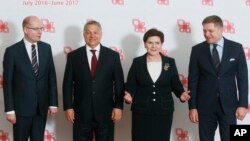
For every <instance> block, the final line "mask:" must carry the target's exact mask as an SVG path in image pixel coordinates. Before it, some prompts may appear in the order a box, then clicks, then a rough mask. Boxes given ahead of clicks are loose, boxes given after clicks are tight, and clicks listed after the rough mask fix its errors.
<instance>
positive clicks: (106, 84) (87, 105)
mask: <svg viewBox="0 0 250 141" xmlns="http://www.w3.org/2000/svg"><path fill="white" fill-rule="evenodd" d="M123 85H124V76H123V70H122V67H121V62H120V57H119V54H118V53H117V52H115V51H113V50H111V49H109V48H107V47H104V46H102V45H101V48H100V54H99V58H98V62H97V66H96V73H95V77H94V78H92V76H91V70H90V67H89V63H88V58H87V52H86V46H83V47H80V48H78V49H77V50H74V51H72V52H71V53H69V54H68V59H67V64H66V69H65V73H64V80H63V104H64V110H67V109H71V108H73V109H74V110H75V117H76V121H78V122H88V121H90V120H92V119H93V116H94V118H95V119H96V120H98V121H110V120H111V113H112V109H113V108H119V109H122V108H123Z"/></svg>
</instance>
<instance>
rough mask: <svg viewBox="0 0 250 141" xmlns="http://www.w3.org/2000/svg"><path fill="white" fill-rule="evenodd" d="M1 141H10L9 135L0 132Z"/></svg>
mask: <svg viewBox="0 0 250 141" xmlns="http://www.w3.org/2000/svg"><path fill="white" fill-rule="evenodd" d="M0 141H10V137H9V133H7V132H4V131H3V130H0Z"/></svg>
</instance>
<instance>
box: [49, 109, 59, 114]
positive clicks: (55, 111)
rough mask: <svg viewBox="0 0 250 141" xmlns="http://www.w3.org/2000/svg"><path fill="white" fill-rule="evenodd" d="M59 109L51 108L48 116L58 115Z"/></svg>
mask: <svg viewBox="0 0 250 141" xmlns="http://www.w3.org/2000/svg"><path fill="white" fill-rule="evenodd" d="M57 111H58V109H57V108H49V110H48V115H49V116H51V115H53V114H55V113H57Z"/></svg>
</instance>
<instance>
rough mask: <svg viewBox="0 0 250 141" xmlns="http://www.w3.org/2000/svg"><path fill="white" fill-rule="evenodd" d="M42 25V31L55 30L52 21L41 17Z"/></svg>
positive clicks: (52, 31)
mask: <svg viewBox="0 0 250 141" xmlns="http://www.w3.org/2000/svg"><path fill="white" fill-rule="evenodd" d="M41 21H42V23H43V26H44V30H43V31H44V32H50V33H54V32H55V27H54V22H51V21H49V20H48V19H41Z"/></svg>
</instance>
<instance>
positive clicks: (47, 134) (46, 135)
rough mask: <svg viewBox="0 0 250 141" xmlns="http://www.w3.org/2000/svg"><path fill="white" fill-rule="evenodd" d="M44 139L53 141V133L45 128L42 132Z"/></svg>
mask: <svg viewBox="0 0 250 141" xmlns="http://www.w3.org/2000/svg"><path fill="white" fill-rule="evenodd" d="M44 141H55V133H54V132H50V131H49V130H45V132H44Z"/></svg>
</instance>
